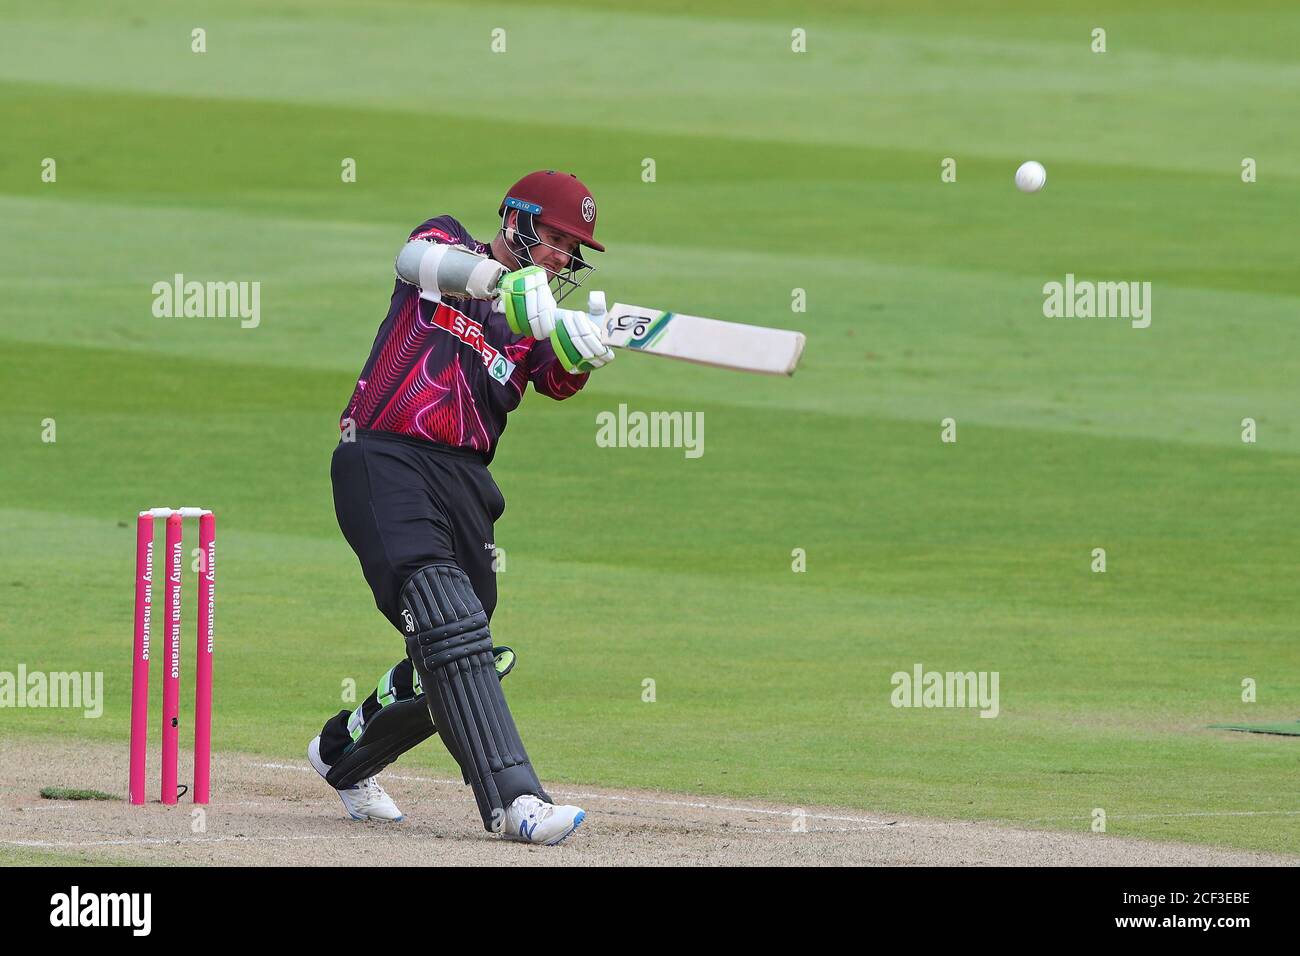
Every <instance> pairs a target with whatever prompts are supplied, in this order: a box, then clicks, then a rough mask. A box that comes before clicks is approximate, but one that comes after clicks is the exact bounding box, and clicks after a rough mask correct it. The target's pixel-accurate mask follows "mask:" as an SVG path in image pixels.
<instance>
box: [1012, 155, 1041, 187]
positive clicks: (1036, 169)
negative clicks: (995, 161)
mask: <svg viewBox="0 0 1300 956" xmlns="http://www.w3.org/2000/svg"><path fill="white" fill-rule="evenodd" d="M1046 185H1047V170H1045V169H1044V168H1043V164H1042V163H1036V162H1034V161H1033V160H1032V159H1031V160H1029V162H1027V163H1021V164H1020V168H1019V169H1017V170H1016V188H1017V189H1019V190H1020V191H1021V192H1022V193H1036V192H1038V190H1040V189H1042V188H1043V187H1044V186H1046Z"/></svg>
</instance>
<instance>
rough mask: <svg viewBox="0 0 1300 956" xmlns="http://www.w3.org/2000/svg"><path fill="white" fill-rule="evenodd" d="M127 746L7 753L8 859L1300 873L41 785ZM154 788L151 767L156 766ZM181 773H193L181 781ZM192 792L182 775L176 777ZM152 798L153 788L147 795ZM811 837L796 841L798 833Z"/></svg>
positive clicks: (420, 805) (266, 793) (1114, 847)
mask: <svg viewBox="0 0 1300 956" xmlns="http://www.w3.org/2000/svg"><path fill="white" fill-rule="evenodd" d="M125 768H126V748H125V746H124V745H123V746H109V745H94V746H84V747H83V746H78V747H72V746H70V745H68V744H67V743H66V742H61V741H49V740H40V739H32V740H25V741H24V740H12V739H11V740H4V741H0V858H3V856H4V854H3V851H4V849H5V848H7V847H19V848H27V849H29V850H33V851H48V852H51V853H57V854H60V855H61V856H62V857H64V858H65V859H66V858H68V857H73V858H79V859H83V860H86V861H106V862H117V863H136V864H181V865H193V864H209V865H210V864H218V865H231V866H293V865H317V866H320V865H324V866H339V865H348V864H357V865H365V866H374V865H381V866H428V865H438V866H481V865H519V864H527V865H546V866H550V865H568V866H585V865H609V864H615V865H628V864H630V865H656V866H662V865H667V866H671V865H681V864H687V865H771V864H776V865H796V866H815V865H828V864H829V865H932V866H933V865H938V866H980V865H1008V864H1010V865H1045V864H1055V865H1080V866H1092V865H1138V866H1142V865H1162V866H1207V865H1209V866H1213V865H1224V864H1229V865H1242V864H1245V865H1292V866H1293V865H1296V864H1297V863H1300V858H1298V857H1294V856H1286V855H1281V854H1267V853H1259V852H1253V851H1245V850H1231V849H1217V848H1212V847H1203V846H1196V845H1189V844H1181V843H1163V842H1154V841H1148V840H1139V839H1129V838H1120V837H1115V836H1109V835H1104V834H1095V833H1091V832H1089V830H1088V824H1087V820H1086V819H1082V818H1081V819H1080V820H1078V821H1069V822H1064V823H1060V822H1058V823H1056V824H1054V825H1055V826H1057V827H1060V828H1063V827H1067V826H1068V827H1070V828H1071V829H1070V830H1068V831H1067V830H1065V829H1055V830H1048V829H1034V828H1027V827H1024V826H1019V827H1017V826H1011V825H1000V824H995V823H982V822H981V823H959V822H950V821H942V820H927V819H919V818H915V817H905V816H898V815H894V814H885V813H875V812H871V811H865V810H857V809H845V808H842V807H817V806H806V807H802V808H800V809H801V810H802V811H803V815H802V816H801V817H797V816H794V815H793V814H792V808H791V807H790V806H788V805H787V806H781V805H777V804H771V803H766V802H763V801H757V800H755V801H748V800H735V799H730V798H711V797H707V796H702V795H696V794H674V793H660V792H654V791H643V790H610V789H604V788H596V787H568V786H556V787H552V788H550V792H551V795H552V797H554V798H555V799H557V800H563V801H565V802H569V803H576V804H578V805H580V806H582V807H584V808H585V809H586V810H587V821H586V822H585V823H584V824H583V826H582V827H581V828H580V829H579V830H578V832H577V833H576V834H574V835H573V836H572V837H570V838H569V839H568V840H567V841H566V842H565V843H564V844H563V845H561V846H558V847H530V846H525V845H521V844H516V843H509V842H506V841H503V840H501V839H499V838H498V837H495V836H493V835H491V834H488V833H485V832H484V831H483V829H482V827H481V825H480V823H479V819H478V814H477V813H476V812H475V809H474V802H473V799H472V797H471V795H470V792H469V789H468V788H467V787H465V786H464V785H463V784H462V783H461V782H460V781H459V780H451V779H439V778H438V777H437V776H434V775H420V774H418V773H414V772H412V773H403V772H401V770H400V768H399V767H394V768H392V769H393V772H392V773H388V774H385V775H384V776H383V777H382V778H381V779H382V780H383V782H384V784H385V786H386V787H387V788H388V790H389V792H390V793H391V794H392V795H393V797H394V799H395V800H396V801H397V802H398V804H399V805H400V806H401V807H402V808H403V810H404V811H405V813H406V815H407V819H406V820H405V821H403V822H401V823H396V824H380V823H361V822H356V821H353V820H350V819H348V818H347V817H346V816H345V815H344V814H343V811H342V805H341V804H340V803H339V801H338V799H337V797H335V796H334V794H333V793H332V792H331V791H330V790H329V789H327V788H326V786H325V784H324V783H323V781H321V779H320V778H319V777H318V776H317V775H316V773H315V772H314V771H312V770H311V768H310V767H309V766H308V765H307V761H306V758H305V757H304V758H303V759H302V760H300V761H289V762H280V761H271V760H268V759H267V758H264V757H257V756H253V755H243V754H233V753H221V754H219V755H217V757H216V758H215V760H214V768H213V796H214V800H213V803H212V804H211V805H210V806H209V807H208V809H207V811H206V814H205V819H204V820H203V824H204V828H203V829H201V830H199V832H195V830H196V829H197V827H196V823H195V820H194V819H193V816H192V814H193V811H194V807H193V805H192V804H188V803H186V802H184V798H182V802H181V803H180V804H178V805H177V806H174V807H164V806H162V805H161V804H160V803H151V804H149V805H148V806H144V807H132V806H130V805H128V804H127V803H126V802H125V800H113V801H60V800H45V799H42V798H41V797H40V796H39V793H40V789H41V788H42V787H43V786H50V785H61V786H76V787H84V788H93V789H98V790H103V791H104V792H106V793H110V794H115V795H117V794H122V795H124V794H125V787H126V779H125V778H126V769H125ZM151 770H152V771H153V773H154V776H153V780H154V782H155V783H156V780H157V776H156V766H155V765H152V764H151ZM182 770H184V768H182ZM182 778H184V773H182ZM155 789H156V787H151V797H152V796H153V794H152V791H153V790H155ZM799 824H802V826H803V828H802V829H800V828H799Z"/></svg>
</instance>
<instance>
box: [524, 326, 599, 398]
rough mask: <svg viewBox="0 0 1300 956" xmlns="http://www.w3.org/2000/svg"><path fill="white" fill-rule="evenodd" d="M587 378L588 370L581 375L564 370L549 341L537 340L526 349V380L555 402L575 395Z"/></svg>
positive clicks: (588, 376)
mask: <svg viewBox="0 0 1300 956" xmlns="http://www.w3.org/2000/svg"><path fill="white" fill-rule="evenodd" d="M589 378H591V373H590V372H583V373H582V374H581V375H572V374H570V373H569V372H566V371H565V369H564V366H563V365H561V364H560V360H559V359H558V358H556V357H555V350H554V349H552V348H551V343H550V342H546V341H538V342H536V343H534V344H533V347H532V348H531V349H529V351H528V381H530V382H532V383H533V388H535V389H537V391H539V392H541V393H542V394H543V395H545V396H546V397H548V398H553V399H555V400H556V401H557V402H562V401H564V399H566V398H572V397H573V396H574V395H577V394H578V392H580V391H582V387H583V386H584V385H586V384H587V379H589Z"/></svg>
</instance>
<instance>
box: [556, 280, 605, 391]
mask: <svg viewBox="0 0 1300 956" xmlns="http://www.w3.org/2000/svg"><path fill="white" fill-rule="evenodd" d="M587 309H588V311H587V312H574V311H572V310H570V309H556V310H555V331H554V332H552V333H551V348H553V349H554V350H555V355H556V357H557V358H558V359H559V360H560V364H561V365H563V366H564V368H565V371H567V372H569V373H571V374H573V375H581V374H582V373H583V372H590V371H593V370H595V369H598V368H600V367H601V366H604V365H608V364H609V363H610V362H612V361H614V351H613V350H612V349H611V348H610V347H609V346H608V345H606V344H605V338H604V336H603V334H602V332H603V328H602V326H603V325H604V322H605V293H603V292H592V293H590V294H589V295H588V296H587Z"/></svg>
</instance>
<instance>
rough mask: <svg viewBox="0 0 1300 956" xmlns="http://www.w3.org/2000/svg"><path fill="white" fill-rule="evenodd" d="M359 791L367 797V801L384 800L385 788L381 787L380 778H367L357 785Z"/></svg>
mask: <svg viewBox="0 0 1300 956" xmlns="http://www.w3.org/2000/svg"><path fill="white" fill-rule="evenodd" d="M357 789H359V790H360V791H361V792H362V793H364V794H365V795H366V799H367V800H382V799H383V798H384V788H383V787H381V786H380V785H379V778H378V777H366V779H365V780H362V781H361V782H360V783H359V784H357Z"/></svg>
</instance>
